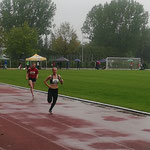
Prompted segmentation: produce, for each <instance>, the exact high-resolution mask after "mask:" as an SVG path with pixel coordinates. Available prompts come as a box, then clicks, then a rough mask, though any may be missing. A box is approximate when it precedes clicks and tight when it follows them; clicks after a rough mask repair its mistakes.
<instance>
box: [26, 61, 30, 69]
mask: <svg viewBox="0 0 150 150" xmlns="http://www.w3.org/2000/svg"><path fill="white" fill-rule="evenodd" d="M29 64H30V63H29V61H27V62H26V69H27V70H28V68H29Z"/></svg>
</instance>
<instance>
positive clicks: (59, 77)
mask: <svg viewBox="0 0 150 150" xmlns="http://www.w3.org/2000/svg"><path fill="white" fill-rule="evenodd" d="M58 79H59V81H60V83H61V84H63V82H64V80H63V79H62V78H61V76H60V75H58Z"/></svg>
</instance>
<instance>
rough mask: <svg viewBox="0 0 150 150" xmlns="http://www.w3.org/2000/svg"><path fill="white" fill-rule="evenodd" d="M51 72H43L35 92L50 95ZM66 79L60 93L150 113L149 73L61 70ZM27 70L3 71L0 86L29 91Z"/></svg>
mask: <svg viewBox="0 0 150 150" xmlns="http://www.w3.org/2000/svg"><path fill="white" fill-rule="evenodd" d="M51 73H52V71H51V70H40V71H39V79H38V80H37V82H36V86H35V88H36V89H39V90H43V91H47V87H46V86H45V85H44V83H43V81H44V79H45V78H46V77H47V76H48V75H50V74H51ZM58 74H60V75H61V76H62V78H63V79H64V84H63V85H62V86H61V85H60V84H59V93H60V94H63V95H67V96H73V97H78V98H83V99H88V100H92V101H97V102H102V103H106V104H112V105H117V106H122V107H127V108H131V109H136V110H140V111H146V112H150V71H133V70H129V71H127V70H58ZM25 76H26V70H2V69H0V82H2V83H8V84H13V85H18V86H22V87H28V84H27V81H26V79H25Z"/></svg>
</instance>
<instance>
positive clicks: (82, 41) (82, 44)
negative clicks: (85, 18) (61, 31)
mask: <svg viewBox="0 0 150 150" xmlns="http://www.w3.org/2000/svg"><path fill="white" fill-rule="evenodd" d="M82 63H83V33H82Z"/></svg>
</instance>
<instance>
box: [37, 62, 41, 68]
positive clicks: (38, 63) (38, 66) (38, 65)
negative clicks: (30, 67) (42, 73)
mask: <svg viewBox="0 0 150 150" xmlns="http://www.w3.org/2000/svg"><path fill="white" fill-rule="evenodd" d="M37 69H38V70H39V69H40V62H39V61H37Z"/></svg>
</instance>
